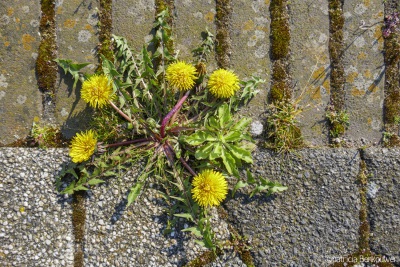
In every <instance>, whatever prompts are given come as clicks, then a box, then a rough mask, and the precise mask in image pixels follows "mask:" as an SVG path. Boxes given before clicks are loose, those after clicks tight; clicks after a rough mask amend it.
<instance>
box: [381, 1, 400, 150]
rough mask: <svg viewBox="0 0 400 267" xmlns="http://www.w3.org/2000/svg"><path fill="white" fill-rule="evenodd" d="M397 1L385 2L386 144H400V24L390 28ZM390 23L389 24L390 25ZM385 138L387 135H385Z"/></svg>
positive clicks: (394, 15)
mask: <svg viewBox="0 0 400 267" xmlns="http://www.w3.org/2000/svg"><path fill="white" fill-rule="evenodd" d="M398 5H399V4H398V2H397V1H393V0H392V1H387V2H385V27H386V28H384V30H383V31H384V32H386V34H384V60H385V86H384V94H385V98H384V124H385V134H387V135H390V139H389V142H386V144H385V145H386V146H391V147H393V146H400V137H399V135H398V123H397V122H396V118H398V117H399V116H400V78H399V77H400V69H399V63H400V33H399V32H400V26H399V25H397V24H396V27H394V28H388V27H389V25H390V24H391V23H390V19H391V18H392V19H393V18H395V17H396V16H398V15H396V14H397V13H396V12H398V10H397V9H398ZM388 24H389V25H388ZM384 138H385V136H384Z"/></svg>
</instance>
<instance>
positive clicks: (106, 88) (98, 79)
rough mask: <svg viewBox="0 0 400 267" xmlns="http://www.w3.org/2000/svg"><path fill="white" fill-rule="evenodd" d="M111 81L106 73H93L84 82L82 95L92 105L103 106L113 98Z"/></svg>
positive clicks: (94, 106)
mask: <svg viewBox="0 0 400 267" xmlns="http://www.w3.org/2000/svg"><path fill="white" fill-rule="evenodd" d="M112 94H113V90H112V87H111V83H110V81H109V80H108V78H107V77H106V76H105V75H93V76H92V77H90V78H89V79H88V80H86V81H84V82H83V84H82V90H81V97H82V99H83V100H84V101H85V102H86V103H88V104H89V105H90V106H91V107H93V108H96V107H99V108H102V107H103V106H104V105H106V104H107V103H108V100H110V99H112Z"/></svg>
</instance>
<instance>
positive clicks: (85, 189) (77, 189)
mask: <svg viewBox="0 0 400 267" xmlns="http://www.w3.org/2000/svg"><path fill="white" fill-rule="evenodd" d="M81 190H82V191H87V190H89V188H87V187H85V186H83V185H78V186H77V187H75V188H74V191H81Z"/></svg>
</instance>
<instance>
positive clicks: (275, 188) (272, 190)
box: [268, 184, 288, 195]
mask: <svg viewBox="0 0 400 267" xmlns="http://www.w3.org/2000/svg"><path fill="white" fill-rule="evenodd" d="M287 189H288V188H287V186H283V185H280V184H279V185H274V186H272V187H270V188H269V190H268V195H270V194H273V193H279V192H283V191H285V190H287Z"/></svg>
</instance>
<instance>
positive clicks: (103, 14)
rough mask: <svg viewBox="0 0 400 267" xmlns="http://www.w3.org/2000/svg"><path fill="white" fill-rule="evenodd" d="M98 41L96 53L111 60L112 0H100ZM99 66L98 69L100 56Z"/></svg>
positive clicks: (112, 57)
mask: <svg viewBox="0 0 400 267" xmlns="http://www.w3.org/2000/svg"><path fill="white" fill-rule="evenodd" d="M99 25H100V32H99V41H100V44H99V45H98V53H99V54H102V55H103V56H104V57H105V58H106V59H108V60H110V61H113V60H114V54H113V45H112V42H111V34H112V0H100V12H99ZM99 60H100V66H98V70H100V69H101V63H102V62H101V58H99Z"/></svg>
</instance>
